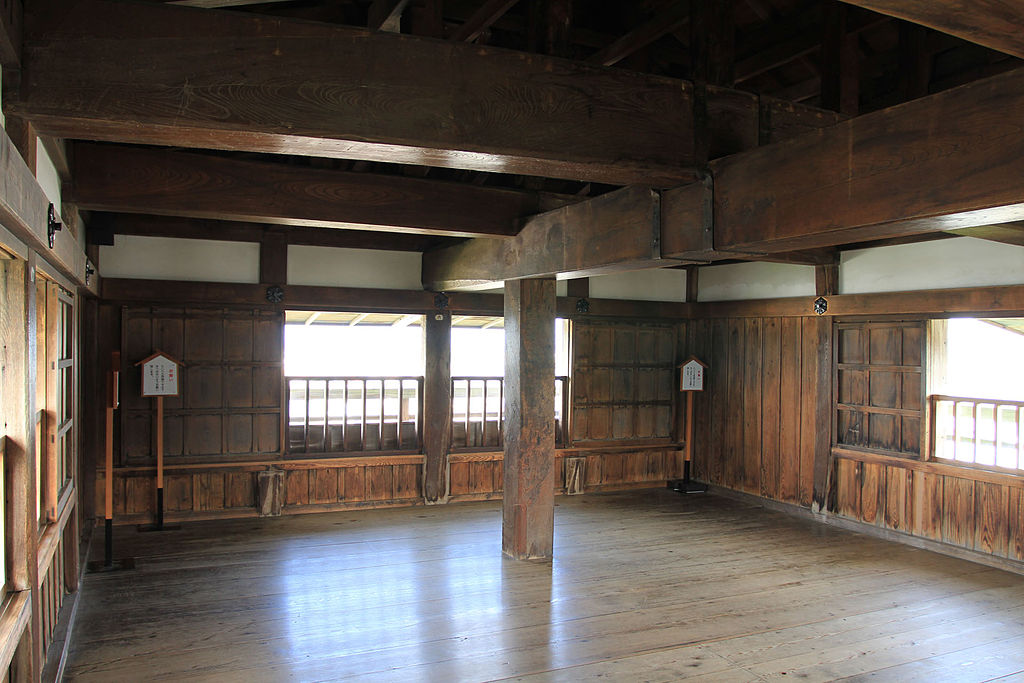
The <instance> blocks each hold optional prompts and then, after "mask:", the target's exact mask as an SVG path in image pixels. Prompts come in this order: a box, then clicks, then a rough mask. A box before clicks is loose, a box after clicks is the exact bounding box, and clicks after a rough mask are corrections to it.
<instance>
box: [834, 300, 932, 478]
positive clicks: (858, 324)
mask: <svg viewBox="0 0 1024 683" xmlns="http://www.w3.org/2000/svg"><path fill="white" fill-rule="evenodd" d="M894 327H898V328H914V327H920V328H921V330H922V341H921V358H920V364H919V365H917V366H913V365H905V364H903V363H902V355H903V349H902V346H901V350H900V355H901V359H900V360H901V363H900V364H886V365H883V364H879V365H874V364H872V363H871V338H870V333H871V330H872V329H885V328H894ZM847 329H858V330H860V331H861V332H862V336H863V338H862V339H861V345H862V348H861V355H860V357H861V362H859V363H857V362H841V360H840V359H841V355H840V354H841V352H842V349H841V335H842V332H843V331H844V330H847ZM902 334H903V332H901V335H902ZM832 335H833V336H832V447H833V448H837V449H844V450H848V451H861V452H865V453H876V454H879V455H885V456H888V457H893V458H898V459H901V460H924V459H925V458H926V457H927V456H926V454H927V448H928V445H927V436H928V429H927V425H928V414H927V405H926V396H927V392H926V376H927V372H928V362H927V361H928V320H927V319H923V318H912V319H897V320H837V321H836V322H835V324H834V325H833V329H832ZM844 370H846V371H862V372H866V373H868V376H867V379H866V383H865V389H864V392H865V398H864V400H865V403H864V405H860V404H851V403H841V402H840V400H839V399H840V373H841V372H842V371H844ZM873 371H874V372H891V373H896V374H899V375H900V376H901V380H900V383H899V389H898V391H899V395H900V404H901V405H902V404H903V402H904V401H903V386H904V382H903V379H902V376H903V375H906V374H918V375H920V381H919V384H920V391H919V395H918V402H919V403H918V405H920V406H921V407H920V409H918V410H913V409H907V408H882V407H876V406H871V405H870V402H871V387H870V381H871V380H870V374H871V372H873ZM842 412H851V413H860V414H862V415H863V416H864V418H865V419H864V421H863V424H864V425H865V426H867V425H869V424H870V420H869V418H870V415H873V414H879V415H895V416H897V417H899V418H900V420H901V424H900V430H901V432H900V442H901V444H902V441H903V434H902V429H903V427H902V419H903V418H908V417H909V418H916V419H918V421H919V428H918V436H917V438H918V452H917V453H913V452H908V451H902V450H890V449H887V448H882V447H878V446H871V445H855V444H848V443H843V442H841V440H840V433H839V432H840V430H839V415H840V413H842ZM868 429H869V431H868V437H869V438H870V428H869V427H868Z"/></svg>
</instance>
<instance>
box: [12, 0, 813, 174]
mask: <svg viewBox="0 0 1024 683" xmlns="http://www.w3.org/2000/svg"><path fill="white" fill-rule="evenodd" d="M49 1H50V2H56V3H57V4H58V5H60V11H59V12H58V11H56V10H54V11H50V10H51V9H53V8H48V6H47V3H46V1H45V0H41V3H40V4H39V5H38V9H35V10H34V11H33V13H31V14H30V15H28V16H27V18H26V29H27V30H28V33H29V34H30V35H31V40H30V41H29V42H28V43H27V44H26V49H25V51H24V55H23V61H24V69H23V79H22V87H21V90H20V96H19V97H15V98H5V102H4V104H5V107H6V108H7V110H8V113H10V114H12V115H21V116H25V117H27V118H29V119H30V120H32V122H33V124H35V125H36V127H37V129H38V130H39V131H40V133H41V134H43V135H52V136H56V137H64V138H73V139H86V140H105V141H115V142H131V143H139V144H154V145H166V146H178V147H198V148H208V149H225V150H244V151H253V152H265V153H279V154H298V155H309V156H321V157H338V158H348V159H360V160H367V161H383V162H393V163H408V164H418V165H426V166H439V167H449V168H462V169H468V170H476V171H497V172H505V173H519V174H524V175H535V176H545V177H556V178H565V179H570V180H581V181H591V182H601V183H608V184H614V185H628V184H634V183H642V184H647V185H652V186H656V187H671V186H675V185H678V184H681V183H685V182H689V181H691V180H692V179H693V178H694V177H695V171H694V167H695V164H696V161H695V158H694V121H693V110H694V107H693V105H694V102H693V100H694V96H693V89H692V86H691V85H690V84H689V83H688V82H686V81H680V80H676V79H671V78H664V77H660V76H652V75H647V74H639V73H634V72H628V71H624V70H611V69H603V68H599V67H595V66H593V65H587V64H582V63H577V62H569V61H564V60H560V59H556V58H551V57H543V56H538V55H529V56H527V55H523V54H522V53H518V52H512V51H508V50H501V49H496V48H489V47H482V46H478V45H464V44H455V43H450V42H448V43H441V42H438V41H435V40H426V39H421V38H416V37H411V36H405V35H399V34H391V33H374V32H367V31H363V30H356V29H351V28H345V27H340V26H334V25H328V24H321V23H314V22H303V21H296V20H288V19H280V18H268V17H264V16H250V15H249V14H246V13H235V12H198V11H194V10H189V9H185V8H178V7H170V6H167V5H161V4H152V3H149V4H147V3H121V2H114V1H113V0H77V1H76V2H74V3H73V4H70V5H69V4H68V3H67V2H59V1H58V0H49ZM55 17H57V18H55ZM716 107H718V108H722V107H725V108H727V109H728V110H729V115H728V116H712V117H710V129H711V130H710V134H712V135H717V136H718V137H720V138H723V137H733V138H738V136H739V135H740V133H738V132H737V131H741V132H742V131H747V130H756V129H757V126H758V121H759V116H758V100H757V97H756V96H755V95H751V94H748V93H740V92H738V91H716V92H714V93H710V92H709V94H708V110H709V112H713V111H714V110H715V109H716ZM780 116H781V117H783V118H784V117H785V114H784V113H780ZM772 122H773V125H776V124H778V125H782V126H785V125H786V124H785V122H784V121H782V120H781V119H780V118H773V119H772ZM821 122H822V125H827V124H829V123H831V122H832V121H830V120H828V119H827V117H826V118H822V119H821ZM742 134H745V133H742ZM747 140H748V142H745V143H744V144H745V145H749V144H751V143H752V144H754V145H756V144H757V143H758V141H757V139H756V135H755V136H753V137H751V136H748V137H747ZM744 148H749V147H744ZM727 151H729V152H731V151H735V149H733V148H731V147H730V148H729V149H728V150H727Z"/></svg>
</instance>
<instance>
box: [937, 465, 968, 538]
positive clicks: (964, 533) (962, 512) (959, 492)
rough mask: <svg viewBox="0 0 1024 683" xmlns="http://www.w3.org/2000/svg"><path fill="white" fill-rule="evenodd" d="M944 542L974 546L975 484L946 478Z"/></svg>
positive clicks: (943, 495)
mask: <svg viewBox="0 0 1024 683" xmlns="http://www.w3.org/2000/svg"><path fill="white" fill-rule="evenodd" d="M942 499H943V502H944V506H945V509H944V515H943V518H942V540H943V541H945V542H946V543H951V544H953V545H958V546H961V547H964V548H970V547H972V546H973V545H974V482H973V481H972V480H970V479H961V478H959V477H946V478H945V481H944V482H943V490H942Z"/></svg>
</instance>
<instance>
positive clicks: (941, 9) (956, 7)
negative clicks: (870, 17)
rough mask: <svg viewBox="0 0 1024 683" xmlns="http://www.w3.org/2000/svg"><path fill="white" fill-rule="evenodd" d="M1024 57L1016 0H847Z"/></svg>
mask: <svg viewBox="0 0 1024 683" xmlns="http://www.w3.org/2000/svg"><path fill="white" fill-rule="evenodd" d="M846 2H847V3H849V4H851V5H858V6H860V7H864V8H867V9H870V10H873V11H875V12H879V13H881V14H886V15H888V16H890V17H897V18H899V19H905V20H907V21H909V22H912V23H915V24H921V25H922V26H927V27H929V28H933V29H935V30H937V31H942V32H943V33H948V34H950V35H953V36H957V37H958V38H963V39H964V40H966V41H968V42H970V43H977V44H978V45H984V46H985V47H989V48H992V49H993V50H998V51H999V52H1005V53H1006V54H1009V55H1014V56H1015V57H1021V58H1024V31H1022V30H1021V26H1024V5H1021V3H1020V2H1015V1H1014V0H846Z"/></svg>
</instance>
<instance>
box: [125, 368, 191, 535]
mask: <svg viewBox="0 0 1024 683" xmlns="http://www.w3.org/2000/svg"><path fill="white" fill-rule="evenodd" d="M136 365H141V366H142V395H143V396H150V397H154V398H156V523H155V524H152V525H143V526H140V527H139V531H172V530H175V529H180V528H181V527H180V526H165V525H164V396H178V395H180V393H181V390H180V388H179V387H180V384H179V379H180V376H181V363H180V362H179V361H177V360H175V359H174V358H172V357H171V356H169V355H168V354H166V353H164V352H163V351H160V350H159V349H158V350H156V351H155V352H154V353H153V354H152V355H150V356H148V357H146V358H143V359H142V360H140V361H139V362H138V363H136Z"/></svg>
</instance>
